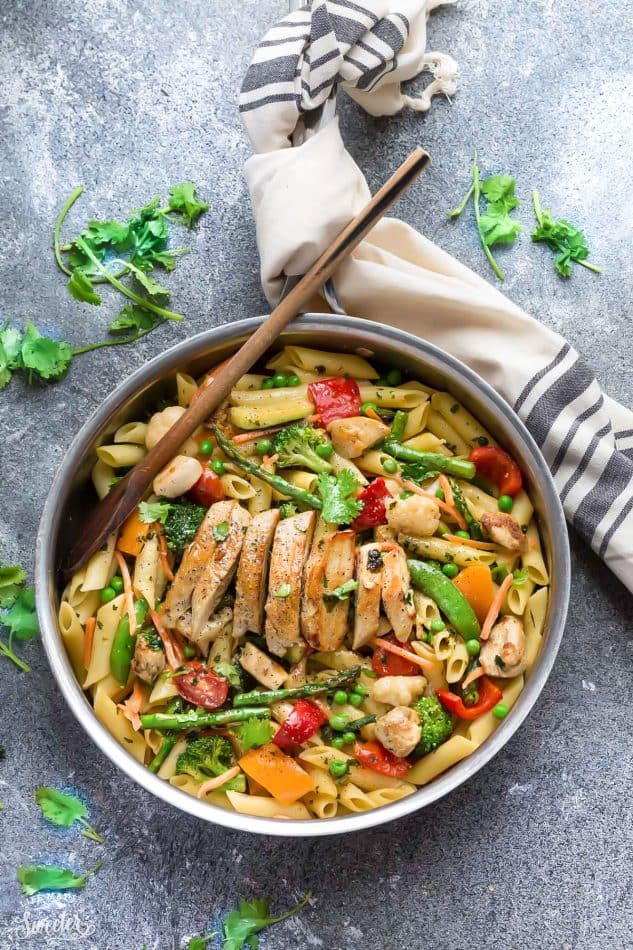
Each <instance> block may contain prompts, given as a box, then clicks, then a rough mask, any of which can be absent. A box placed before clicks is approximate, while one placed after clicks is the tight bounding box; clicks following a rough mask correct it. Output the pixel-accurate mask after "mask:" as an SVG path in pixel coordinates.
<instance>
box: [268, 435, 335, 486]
mask: <svg viewBox="0 0 633 950" xmlns="http://www.w3.org/2000/svg"><path fill="white" fill-rule="evenodd" d="M321 445H325V446H327V447H328V448H327V449H325V452H326V453H327V451H329V450H330V443H329V441H328V439H327V437H326V435H325V432H324V431H323V429H313V428H312V426H306V425H302V424H301V423H299V422H298V423H295V425H291V426H288V428H287V429H282V430H281V432H278V433H277V435H276V436H275V438H274V439H273V449H274V451H275V454H276V455H277V456H278V458H277V466H278V468H295V467H296V466H297V465H306V466H307V467H308V468H309V469H311V470H312V471H313V472H316V473H317V475H319V474H321V473H327V472H331V471H332V466H331V465H330V463H329V462H328V461H327V460H326V459H324V458H321V456H320V455H319V453H318V452H317V451H316V450H317V448H318V447H319V446H321Z"/></svg>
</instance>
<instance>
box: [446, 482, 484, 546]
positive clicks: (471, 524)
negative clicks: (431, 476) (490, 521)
mask: <svg viewBox="0 0 633 950" xmlns="http://www.w3.org/2000/svg"><path fill="white" fill-rule="evenodd" d="M448 481H449V484H450V486H451V489H452V492H453V501H454V503H455V507H456V508H457V510H458V511H459V513H460V514H461V515H462V517H463V518H464V521H465V522H466V524H467V525H468V530H469V531H470V536H471V538H474V539H475V541H483V539H484V534H483V531H482V530H481V525H480V524H479V522H478V521H477V519H476V518H475V516H474V514H473V513H472V511H471V510H470V508H469V507H468V502H467V501H466V499H465V498H464V494H463V492H462V490H461V488H460V486H459V483H458V482H456V481H455V479H454V478H449V480H448Z"/></svg>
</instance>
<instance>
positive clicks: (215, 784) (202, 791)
mask: <svg viewBox="0 0 633 950" xmlns="http://www.w3.org/2000/svg"><path fill="white" fill-rule="evenodd" d="M239 774H240V767H239V765H234V766H233V768H231V769H227V770H226V772H222V774H221V775H216V777H215V778H210V779H208V780H207V781H206V782H203V783H202V785H201V786H200V788H199V789H198V792H197V797H198V798H204V796H205V795H206V794H207V792H212V791H213V789H214V788H219V787H220V785H224V783H225V782H230V781H231V779H232V778H236V776H238V775H239Z"/></svg>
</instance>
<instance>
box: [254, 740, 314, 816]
mask: <svg viewBox="0 0 633 950" xmlns="http://www.w3.org/2000/svg"><path fill="white" fill-rule="evenodd" d="M239 765H240V768H241V769H242V771H244V772H245V773H246V774H247V775H248V777H249V779H252V780H253V781H254V782H257V783H258V784H259V785H261V786H262V787H263V788H265V789H266V791H267V792H268V793H269V794H270V795H272V796H273V798H276V799H277V801H278V802H283V804H284V805H289V804H292V802H296V801H297V800H298V799H299V798H302V797H303V795H307V793H308V792H313V791H314V781H313V779H312V778H311V777H310V776H309V775H308V773H307V772H306V771H305V770H304V769H302V768H301V766H300V765H299V764H298V762H295V760H294V759H292V758H291V757H290V756H289V755H286V753H285V752H282V751H281V749H280V748H278V747H277V746H276V745H275V744H274V743H272V742H268V743H267V744H266V745H263V746H260V748H259V749H249V751H248V752H247V753H246V755H243V756H242V758H241V759H240V761H239Z"/></svg>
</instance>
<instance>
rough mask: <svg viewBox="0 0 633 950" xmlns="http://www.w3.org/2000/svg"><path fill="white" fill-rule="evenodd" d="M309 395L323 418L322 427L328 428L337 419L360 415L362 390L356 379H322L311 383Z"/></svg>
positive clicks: (339, 377) (337, 377) (336, 377)
mask: <svg viewBox="0 0 633 950" xmlns="http://www.w3.org/2000/svg"><path fill="white" fill-rule="evenodd" d="M308 393H309V394H310V399H312V402H313V403H314V405H315V407H316V412H317V415H318V416H320V417H321V425H322V426H325V427H326V428H327V426H328V425H329V424H330V422H334V420H335V419H347V418H348V417H349V416H359V415H360V389H359V388H358V383H357V382H356V380H355V379H347V378H346V377H345V376H335V377H334V378H333V379H321V380H319V381H318V382H316V383H310V385H309V386H308Z"/></svg>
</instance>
